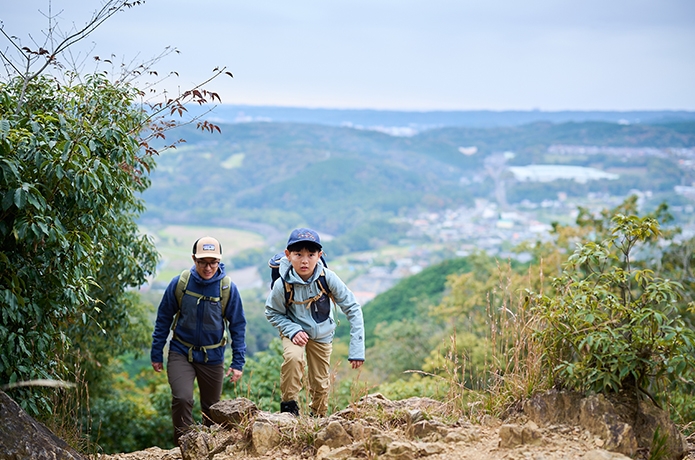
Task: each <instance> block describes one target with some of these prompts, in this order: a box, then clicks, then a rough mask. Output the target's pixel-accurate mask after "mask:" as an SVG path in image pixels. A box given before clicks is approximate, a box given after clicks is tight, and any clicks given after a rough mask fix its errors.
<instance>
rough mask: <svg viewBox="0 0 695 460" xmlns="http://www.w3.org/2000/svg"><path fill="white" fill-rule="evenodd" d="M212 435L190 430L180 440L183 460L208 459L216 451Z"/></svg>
mask: <svg viewBox="0 0 695 460" xmlns="http://www.w3.org/2000/svg"><path fill="white" fill-rule="evenodd" d="M212 439H213V438H212V435H210V433H207V432H205V431H198V430H189V431H188V432H187V433H185V434H184V435H183V436H181V437H180V438H179V447H181V457H182V458H183V460H202V459H206V458H208V455H209V454H210V451H211V450H213V449H214V447H215V446H214V445H213V442H212Z"/></svg>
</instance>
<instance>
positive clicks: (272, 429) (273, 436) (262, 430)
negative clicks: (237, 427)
mask: <svg viewBox="0 0 695 460" xmlns="http://www.w3.org/2000/svg"><path fill="white" fill-rule="evenodd" d="M280 439H281V438H280V430H279V429H278V426H277V425H275V424H273V423H268V422H267V421H264V420H263V421H259V420H256V421H255V422H254V423H253V427H252V430H251V443H252V445H253V449H254V451H255V452H256V454H258V455H265V453H266V452H268V451H270V450H272V449H273V448H274V447H275V446H277V445H278V444H279V443H280Z"/></svg>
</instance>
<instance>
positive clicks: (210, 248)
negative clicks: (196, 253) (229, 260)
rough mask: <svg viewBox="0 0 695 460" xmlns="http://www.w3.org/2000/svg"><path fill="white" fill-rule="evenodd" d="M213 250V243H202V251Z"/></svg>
mask: <svg viewBox="0 0 695 460" xmlns="http://www.w3.org/2000/svg"><path fill="white" fill-rule="evenodd" d="M214 250H215V245H214V244H204V245H203V251H214Z"/></svg>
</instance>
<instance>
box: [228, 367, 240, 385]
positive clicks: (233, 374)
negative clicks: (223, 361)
mask: <svg viewBox="0 0 695 460" xmlns="http://www.w3.org/2000/svg"><path fill="white" fill-rule="evenodd" d="M243 373H244V371H240V370H238V369H232V368H231V367H230V368H229V370H228V371H227V376H228V377H229V381H230V382H232V383H234V382H237V381H238V380H239V379H240V378H241V374H243ZM230 374H231V375H230Z"/></svg>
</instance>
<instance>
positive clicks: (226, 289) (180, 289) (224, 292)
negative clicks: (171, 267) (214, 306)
mask: <svg viewBox="0 0 695 460" xmlns="http://www.w3.org/2000/svg"><path fill="white" fill-rule="evenodd" d="M190 276H191V271H190V270H184V271H182V272H181V276H179V281H178V283H176V290H175V291H174V296H175V297H176V303H177V304H178V306H179V310H178V311H177V312H176V315H175V316H174V321H173V322H172V323H171V330H172V331H173V332H174V338H175V339H176V340H178V341H179V342H181V343H182V344H184V345H185V346H187V347H188V361H189V362H193V350H202V351H203V352H204V353H205V362H207V360H208V354H207V350H212V349H213V348H217V347H223V346H225V345H226V343H227V319H226V318H225V317H224V311H225V309H226V308H227V304H228V303H229V296H230V291H231V289H230V286H231V284H232V279H231V278H230V277H229V276H225V277H224V278H222V281H220V297H210V296H205V295H201V294H198V293H197V292H188V291H187V290H186V288H187V287H188V280H189V278H190ZM184 294H188V295H191V296H193V297H196V298H197V299H198V302H200V301H201V300H210V301H212V302H220V304H221V305H222V319H223V320H224V331H225V333H224V337H222V341H221V342H219V343H216V344H214V345H207V346H204V347H196V346H195V345H193V344H190V343H188V342H185V341H183V340H181V339H180V338H179V337H178V336H177V335H176V332H175V329H176V323H177V322H178V320H179V315H180V314H181V299H183V295H184Z"/></svg>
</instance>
